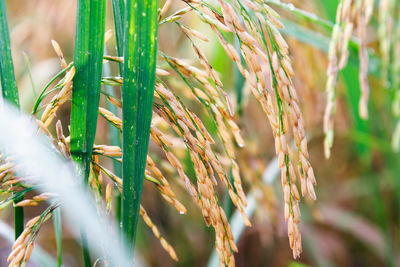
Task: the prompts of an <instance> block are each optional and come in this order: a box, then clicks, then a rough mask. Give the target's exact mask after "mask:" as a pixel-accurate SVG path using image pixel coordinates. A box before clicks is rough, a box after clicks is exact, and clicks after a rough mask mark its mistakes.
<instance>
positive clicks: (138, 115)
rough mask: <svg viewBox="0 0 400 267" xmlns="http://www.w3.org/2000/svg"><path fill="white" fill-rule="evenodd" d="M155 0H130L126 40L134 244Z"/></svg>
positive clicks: (128, 219) (129, 219)
mask: <svg viewBox="0 0 400 267" xmlns="http://www.w3.org/2000/svg"><path fill="white" fill-rule="evenodd" d="M157 2H158V1H156V0H142V1H135V0H128V1H127V2H126V25H125V41H124V59H125V60H124V75H123V78H124V83H123V87H122V100H123V149H122V152H123V163H122V166H123V192H122V194H123V195H122V228H123V231H124V233H125V235H126V238H127V240H128V241H129V242H130V244H131V246H132V247H134V240H135V234H136V226H137V220H138V215H139V207H140V197H141V193H142V185H143V179H144V171H145V165H146V157H147V152H148V144H149V135H150V122H151V115H152V107H153V92H154V82H155V71H156V55H157Z"/></svg>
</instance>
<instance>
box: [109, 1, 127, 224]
mask: <svg viewBox="0 0 400 267" xmlns="http://www.w3.org/2000/svg"><path fill="white" fill-rule="evenodd" d="M112 8H113V15H114V25H115V35H116V41H117V42H116V43H117V54H118V56H119V57H122V56H123V55H124V29H125V27H124V22H125V20H124V18H125V14H124V12H125V0H112ZM123 70H124V64H123V63H119V71H120V75H121V76H122V75H123ZM106 90H107V92H108V93H110V92H109V90H112V88H111V87H110V86H109V87H106ZM109 104H110V105H109V107H107V108H108V110H110V111H111V112H113V113H114V114H116V112H114V111H115V110H114V111H113V109H116V107H115V106H114V105H112V104H111V103H109ZM110 108H111V109H110ZM117 133H118V136H117ZM110 137H111V142H112V143H111V145H118V146H121V135H120V133H119V131H118V130H117V129H115V127H110ZM114 171H115V174H116V175H117V176H119V177H121V176H122V166H121V164H120V163H119V162H116V163H114ZM121 201H122V197H121V193H120V191H119V190H116V193H115V203H116V204H115V217H116V219H117V221H118V222H119V223H121V220H122V203H121Z"/></svg>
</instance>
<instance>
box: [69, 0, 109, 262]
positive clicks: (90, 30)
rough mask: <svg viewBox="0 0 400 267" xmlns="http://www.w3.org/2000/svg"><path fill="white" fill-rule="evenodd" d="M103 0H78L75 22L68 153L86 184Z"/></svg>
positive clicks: (98, 84)
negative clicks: (69, 152)
mask: <svg viewBox="0 0 400 267" xmlns="http://www.w3.org/2000/svg"><path fill="white" fill-rule="evenodd" d="M105 4H106V3H105V0H79V1H78V11H77V23H76V36H75V51H74V64H75V69H76V74H75V77H74V83H73V92H72V107H71V126H70V127H71V155H72V158H73V159H74V161H75V162H76V163H77V164H78V165H79V172H83V173H82V176H83V177H84V183H85V184H87V182H88V179H89V173H90V162H91V158H92V147H93V143H94V138H95V135H96V126H97V114H98V108H99V100H100V88H101V71H102V65H103V53H104V51H103V49H104V32H105ZM82 245H83V254H84V255H83V256H84V261H85V266H90V265H91V261H90V255H89V252H88V248H87V241H86V237H85V233H84V229H82Z"/></svg>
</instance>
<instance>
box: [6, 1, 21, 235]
mask: <svg viewBox="0 0 400 267" xmlns="http://www.w3.org/2000/svg"><path fill="white" fill-rule="evenodd" d="M6 13H7V10H6V4H5V2H4V0H0V77H1V90H2V95H3V99H5V100H7V101H9V102H10V103H12V104H14V105H15V106H16V107H18V108H19V97H18V88H17V82H16V80H15V74H14V65H13V61H12V56H11V45H10V35H9V33H8V23H7V14H6ZM22 199H23V196H22V197H21V198H19V199H16V200H14V203H18V202H19V201H21V200H22ZM14 227H15V239H17V237H18V236H19V235H20V234H21V233H22V231H23V230H24V209H23V208H22V207H14Z"/></svg>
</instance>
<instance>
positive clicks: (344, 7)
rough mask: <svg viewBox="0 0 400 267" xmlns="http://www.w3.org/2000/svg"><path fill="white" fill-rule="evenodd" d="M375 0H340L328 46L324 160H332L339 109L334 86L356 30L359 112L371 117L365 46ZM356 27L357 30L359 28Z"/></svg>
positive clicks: (364, 116) (363, 115)
mask: <svg viewBox="0 0 400 267" xmlns="http://www.w3.org/2000/svg"><path fill="white" fill-rule="evenodd" d="M373 6H374V1H373V0H366V1H361V0H355V1H353V0H341V1H340V3H339V5H338V8H337V11H336V24H335V26H334V27H333V31H332V36H331V42H330V45H329V51H328V59H329V65H328V68H327V75H328V78H327V82H326V93H327V105H326V108H325V114H324V133H325V140H324V152H325V157H326V158H329V157H330V149H331V147H332V144H333V136H334V130H333V124H334V123H333V116H334V114H335V110H336V96H335V86H336V82H337V76H338V72H339V71H340V70H342V69H343V68H344V67H345V66H346V64H347V60H348V57H349V51H348V47H349V42H350V39H351V37H352V34H353V31H354V30H355V29H356V30H357V35H358V38H359V39H360V46H359V59H360V73H359V80H360V88H361V98H360V102H359V113H360V116H361V118H364V119H366V118H367V117H368V108H367V105H368V98H369V85H368V77H367V75H368V52H367V46H366V33H367V26H368V22H369V20H370V18H371V15H372V11H373ZM356 27H357V28H356Z"/></svg>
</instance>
